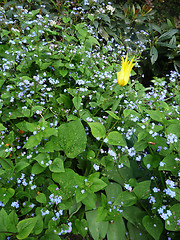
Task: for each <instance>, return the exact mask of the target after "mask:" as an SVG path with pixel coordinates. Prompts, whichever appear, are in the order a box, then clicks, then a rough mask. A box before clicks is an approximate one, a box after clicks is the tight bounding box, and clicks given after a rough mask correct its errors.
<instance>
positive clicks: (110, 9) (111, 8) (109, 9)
mask: <svg viewBox="0 0 180 240" xmlns="http://www.w3.org/2000/svg"><path fill="white" fill-rule="evenodd" d="M106 9H107V10H108V11H110V12H111V15H112V14H113V12H114V11H115V8H113V7H112V6H111V5H107V6H106Z"/></svg>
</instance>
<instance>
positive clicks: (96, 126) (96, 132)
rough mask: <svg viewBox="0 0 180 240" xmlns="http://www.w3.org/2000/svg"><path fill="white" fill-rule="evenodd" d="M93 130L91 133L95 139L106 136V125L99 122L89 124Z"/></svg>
mask: <svg viewBox="0 0 180 240" xmlns="http://www.w3.org/2000/svg"><path fill="white" fill-rule="evenodd" d="M88 124H89V126H90V128H91V133H92V135H93V136H94V137H95V138H104V137H105V136H106V129H105V127H104V125H102V124H101V123H98V122H90V123H88Z"/></svg>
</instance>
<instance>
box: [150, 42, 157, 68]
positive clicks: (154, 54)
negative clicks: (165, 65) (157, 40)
mask: <svg viewBox="0 0 180 240" xmlns="http://www.w3.org/2000/svg"><path fill="white" fill-rule="evenodd" d="M150 56H151V63H152V65H153V64H154V63H155V62H156V60H157V59H158V51H157V49H156V48H155V47H154V46H152V47H151V49H150Z"/></svg>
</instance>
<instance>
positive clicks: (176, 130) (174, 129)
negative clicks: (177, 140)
mask: <svg viewBox="0 0 180 240" xmlns="http://www.w3.org/2000/svg"><path fill="white" fill-rule="evenodd" d="M166 131H167V134H170V133H173V134H175V135H176V136H177V137H180V124H171V125H169V126H168V127H167V129H166Z"/></svg>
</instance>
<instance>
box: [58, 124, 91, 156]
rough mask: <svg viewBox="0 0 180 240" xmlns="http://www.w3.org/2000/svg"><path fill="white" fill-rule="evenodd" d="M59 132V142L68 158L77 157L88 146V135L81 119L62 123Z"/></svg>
mask: <svg viewBox="0 0 180 240" xmlns="http://www.w3.org/2000/svg"><path fill="white" fill-rule="evenodd" d="M58 133H59V134H58V139H59V144H60V145H61V147H62V149H63V150H64V152H65V154H66V156H67V157H68V158H75V157H76V156H77V155H78V154H80V153H81V152H83V151H84V149H85V148H86V143H87V136H86V132H85V130H84V127H83V125H82V123H81V121H80V120H77V121H72V122H69V123H65V124H62V125H61V126H60V127H59V128H58Z"/></svg>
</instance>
